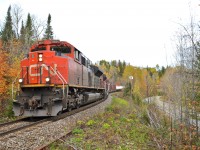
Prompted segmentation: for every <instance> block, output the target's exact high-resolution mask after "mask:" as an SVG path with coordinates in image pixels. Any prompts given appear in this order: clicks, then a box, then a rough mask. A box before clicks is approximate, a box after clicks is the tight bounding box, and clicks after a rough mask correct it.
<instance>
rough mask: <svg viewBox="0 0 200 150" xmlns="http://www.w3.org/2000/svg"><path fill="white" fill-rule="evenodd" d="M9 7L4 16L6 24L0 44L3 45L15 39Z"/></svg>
mask: <svg viewBox="0 0 200 150" xmlns="http://www.w3.org/2000/svg"><path fill="white" fill-rule="evenodd" d="M10 11H11V6H9V8H8V11H7V16H6V22H5V24H4V27H3V30H2V37H1V38H2V42H3V44H6V43H8V42H9V41H10V40H11V39H13V38H14V37H15V34H14V31H13V29H12V17H11V13H10Z"/></svg>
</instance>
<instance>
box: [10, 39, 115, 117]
mask: <svg viewBox="0 0 200 150" xmlns="http://www.w3.org/2000/svg"><path fill="white" fill-rule="evenodd" d="M19 83H20V88H19V91H18V92H17V96H16V99H15V100H13V111H14V113H15V116H56V115H58V114H59V113H61V112H62V111H64V110H68V111H70V110H71V109H73V108H78V107H80V106H81V105H85V104H87V103H91V102H93V101H96V100H99V99H102V98H104V97H106V96H107V95H108V92H109V91H110V90H111V84H110V83H109V82H108V80H107V78H106V76H105V75H104V74H103V72H102V71H101V70H100V69H99V68H98V67H97V66H95V65H93V64H92V63H91V61H90V60H89V59H88V58H87V57H85V56H84V55H83V53H82V52H81V51H79V50H78V49H76V48H75V47H74V46H72V45H71V44H70V43H68V42H64V41H59V40H44V41H39V42H38V43H36V44H34V45H33V46H32V47H31V48H30V52H29V54H28V56H27V57H26V58H25V59H23V60H22V61H21V72H20V78H19ZM112 87H113V86H112Z"/></svg>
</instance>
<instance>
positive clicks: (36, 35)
mask: <svg viewBox="0 0 200 150" xmlns="http://www.w3.org/2000/svg"><path fill="white" fill-rule="evenodd" d="M31 18H32V23H33V24H32V25H33V39H34V40H35V41H38V40H40V39H41V35H42V33H43V31H44V29H45V21H41V20H39V19H38V18H37V17H36V16H34V15H33V16H32V17H31Z"/></svg>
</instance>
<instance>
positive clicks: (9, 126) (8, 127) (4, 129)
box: [0, 117, 50, 137]
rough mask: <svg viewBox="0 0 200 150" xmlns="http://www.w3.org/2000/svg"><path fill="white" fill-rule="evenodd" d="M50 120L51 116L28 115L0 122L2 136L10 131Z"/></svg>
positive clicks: (0, 135) (0, 134)
mask: <svg viewBox="0 0 200 150" xmlns="http://www.w3.org/2000/svg"><path fill="white" fill-rule="evenodd" d="M48 120H50V118H32V117H26V118H21V119H18V120H15V121H11V122H7V123H3V124H0V137H2V136H5V135H7V134H10V133H14V132H17V131H20V130H22V129H26V128H28V127H31V126H34V125H36V124H40V123H43V122H45V121H48Z"/></svg>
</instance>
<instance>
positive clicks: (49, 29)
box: [43, 14, 53, 39]
mask: <svg viewBox="0 0 200 150" xmlns="http://www.w3.org/2000/svg"><path fill="white" fill-rule="evenodd" d="M43 39H53V29H52V26H51V15H50V14H49V16H48V20H47V27H46V31H45V34H44V37H43Z"/></svg>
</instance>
